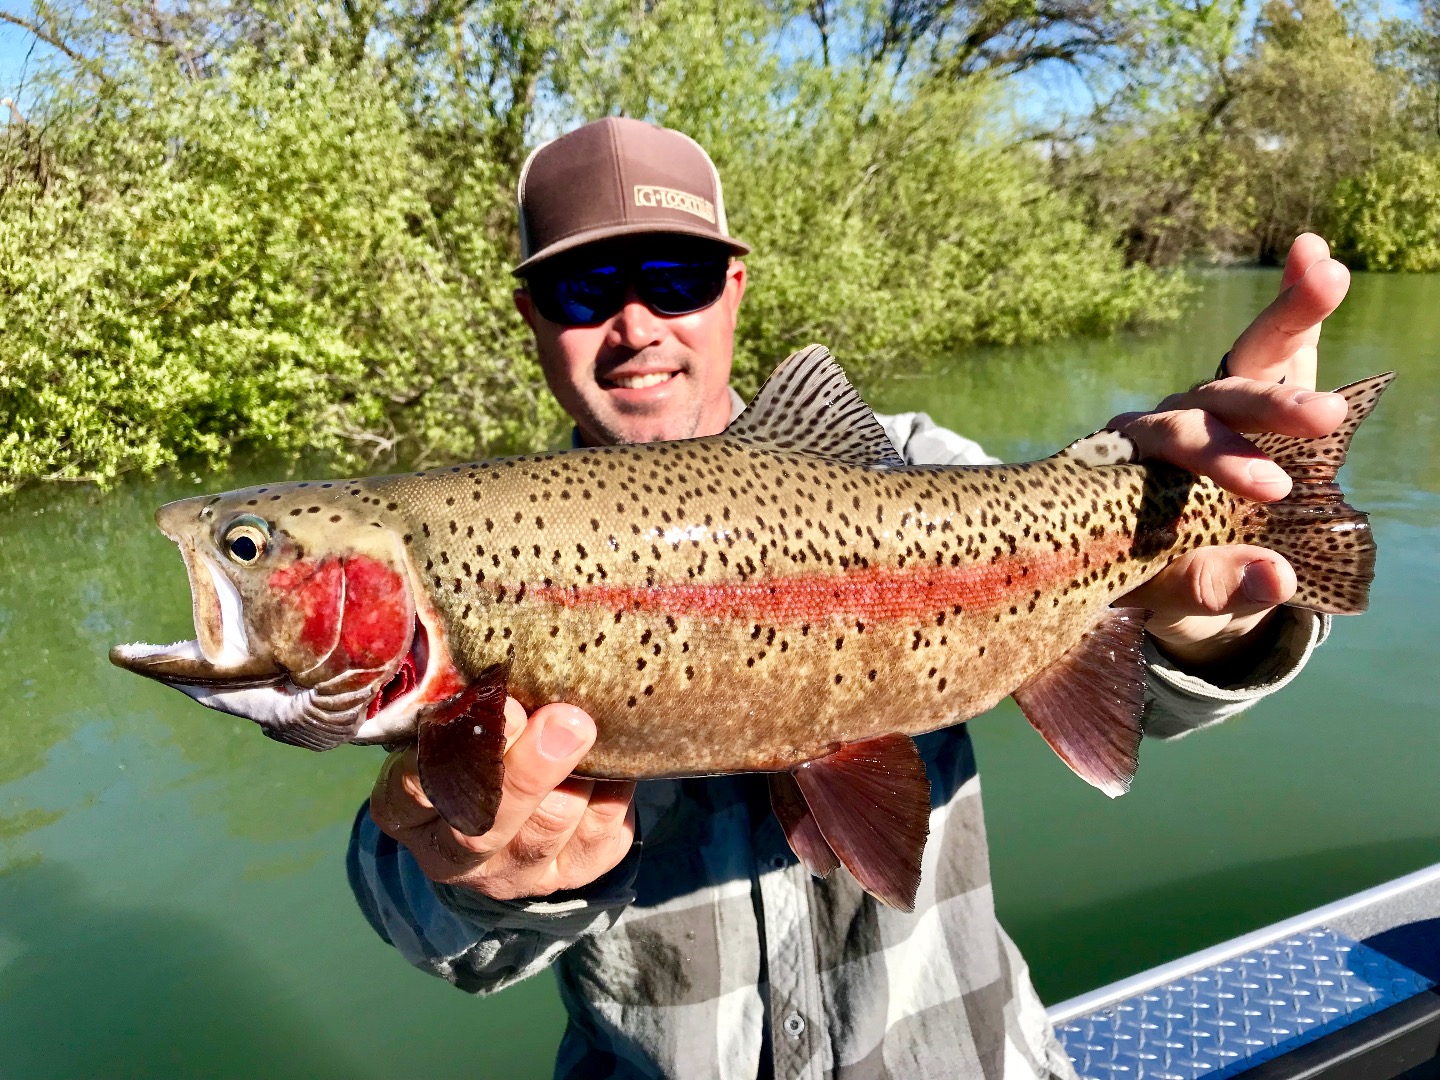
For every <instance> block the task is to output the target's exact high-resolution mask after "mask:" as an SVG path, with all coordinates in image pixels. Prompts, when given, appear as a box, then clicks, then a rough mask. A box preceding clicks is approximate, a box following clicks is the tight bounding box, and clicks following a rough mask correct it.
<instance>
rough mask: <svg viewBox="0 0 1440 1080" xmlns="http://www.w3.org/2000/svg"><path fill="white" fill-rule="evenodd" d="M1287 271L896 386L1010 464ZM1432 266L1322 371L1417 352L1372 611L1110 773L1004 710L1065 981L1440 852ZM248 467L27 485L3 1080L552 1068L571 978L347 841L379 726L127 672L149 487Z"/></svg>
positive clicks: (1178, 384) (1408, 380)
mask: <svg viewBox="0 0 1440 1080" xmlns="http://www.w3.org/2000/svg"><path fill="white" fill-rule="evenodd" d="M1276 281H1277V275H1275V274H1273V273H1266V272H1252V271H1235V272H1226V273H1223V274H1216V275H1214V276H1212V277H1208V278H1205V279H1202V289H1201V292H1200V294H1199V296H1198V298H1197V302H1196V304H1195V306H1194V308H1193V310H1192V312H1191V314H1190V316H1189V317H1188V318H1187V319H1186V320H1185V321H1184V323H1183V325H1181V326H1179V327H1178V328H1175V329H1172V330H1169V331H1166V332H1163V333H1157V334H1153V335H1150V336H1146V337H1141V338H1132V339H1122V340H1118V341H1101V342H1078V343H1077V342H1066V343H1061V344H1058V345H1053V346H1048V347H1044V348H1037V349H1029V350H1011V351H997V352H994V353H987V354H984V355H982V356H978V357H977V356H974V355H970V356H965V357H961V358H958V359H957V360H956V361H955V362H954V363H953V364H952V365H950V366H948V367H946V368H941V369H936V370H934V371H932V372H930V373H927V374H925V375H923V376H918V377H914V378H905V379H898V380H894V381H892V382H890V383H888V384H886V385H884V386H879V387H868V388H865V389H866V390H867V396H868V397H869V399H870V401H871V402H872V404H874V405H875V406H876V408H877V409H880V410H882V411H883V410H888V411H895V410H900V409H925V410H927V411H929V412H930V413H931V414H932V415H933V416H934V417H935V418H936V419H937V420H938V421H940V422H941V423H944V424H946V425H948V426H950V427H953V428H955V429H957V430H959V431H961V432H964V433H966V434H968V435H970V436H972V437H974V438H977V439H979V440H980V441H981V442H982V443H984V445H985V446H986V447H987V448H989V449H990V450H991V451H992V452H994V453H996V454H999V455H1001V456H1003V457H1005V458H1006V459H1007V460H1020V459H1023V458H1026V457H1036V456H1043V455H1045V454H1047V453H1049V452H1052V451H1053V450H1054V449H1055V448H1057V447H1059V446H1061V445H1063V444H1064V443H1066V442H1068V441H1069V440H1071V439H1072V438H1074V437H1076V436H1078V435H1081V434H1084V433H1086V432H1088V431H1090V430H1092V429H1094V428H1095V427H1097V426H1098V425H1100V424H1101V423H1103V422H1104V421H1105V420H1106V419H1108V418H1109V417H1110V416H1111V415H1112V414H1114V413H1116V412H1118V411H1121V410H1123V409H1128V408H1139V407H1144V406H1147V405H1149V404H1152V403H1153V402H1154V401H1156V400H1158V399H1159V398H1160V397H1162V396H1163V395H1164V394H1165V393H1167V392H1169V391H1171V390H1175V389H1179V388H1182V387H1184V386H1186V385H1189V384H1190V383H1192V382H1193V381H1195V380H1196V379H1197V378H1200V377H1202V376H1205V375H1208V374H1209V372H1210V371H1211V370H1212V369H1213V367H1214V365H1215V362H1216V360H1217V359H1218V357H1219V356H1220V354H1221V353H1222V352H1223V351H1224V349H1225V347H1226V346H1227V345H1228V343H1229V342H1230V340H1231V339H1232V338H1233V337H1234V335H1235V333H1236V332H1238V331H1239V330H1240V329H1241V328H1242V327H1243V326H1244V324H1245V323H1246V322H1247V321H1248V319H1249V317H1250V316H1251V315H1252V314H1253V313H1254V312H1255V311H1257V310H1259V308H1260V307H1261V306H1262V305H1263V303H1264V302H1265V301H1266V300H1267V299H1268V298H1269V296H1270V295H1271V294H1272V292H1273V290H1274V288H1275V285H1276ZM1437 343H1440V278H1437V277H1386V278H1381V277H1367V276H1360V277H1357V279H1356V282H1355V285H1354V288H1353V290H1352V294H1351V297H1350V299H1349V300H1348V301H1347V302H1346V304H1345V306H1344V308H1343V309H1342V313H1341V314H1340V315H1338V316H1337V317H1335V318H1334V319H1332V320H1331V321H1330V323H1329V324H1327V326H1326V330H1325V345H1324V351H1323V353H1322V363H1321V373H1322V376H1321V378H1322V382H1324V383H1327V384H1330V385H1338V384H1340V383H1343V382H1348V381H1350V380H1353V379H1357V378H1360V377H1362V376H1365V375H1369V374H1372V373H1374V372H1377V371H1381V370H1384V369H1387V368H1392V367H1393V368H1396V369H1398V370H1399V372H1400V374H1401V378H1400V380H1399V381H1398V382H1397V383H1396V385H1395V387H1394V389H1393V390H1392V391H1391V392H1390V394H1389V395H1387V397H1386V399H1385V401H1384V402H1383V403H1382V405H1381V407H1380V409H1379V411H1378V413H1377V414H1376V416H1375V417H1374V418H1373V419H1372V420H1370V421H1369V422H1368V423H1367V424H1366V425H1365V427H1364V428H1362V430H1361V433H1360V435H1359V437H1358V440H1357V446H1356V449H1355V452H1354V454H1353V455H1352V461H1353V463H1352V464H1351V465H1350V466H1348V467H1347V469H1346V470H1345V472H1344V473H1342V481H1343V482H1344V484H1345V487H1346V490H1347V492H1348V493H1349V495H1350V500H1351V502H1352V503H1354V504H1355V505H1356V506H1359V507H1361V508H1364V509H1366V510H1368V511H1369V512H1370V514H1371V517H1372V521H1373V524H1374V529H1375V533H1376V536H1377V538H1378V542H1379V547H1380V563H1379V573H1378V576H1377V578H1376V582H1375V587H1374V590H1373V593H1372V607H1371V611H1370V613H1369V614H1368V615H1366V616H1364V617H1362V618H1358V619H1342V620H1337V624H1336V627H1335V631H1334V634H1333V636H1332V639H1331V641H1330V643H1329V644H1327V645H1326V646H1325V647H1324V648H1323V649H1322V650H1321V651H1320V652H1319V653H1318V654H1317V655H1316V656H1315V658H1314V660H1313V661H1312V662H1311V664H1310V667H1309V669H1308V670H1307V671H1306V672H1305V674H1304V676H1303V677H1302V678H1301V679H1300V680H1299V681H1298V682H1297V683H1296V684H1295V685H1293V686H1292V687H1290V688H1289V689H1287V690H1286V691H1285V692H1284V693H1282V694H1280V695H1278V696H1277V697H1275V698H1273V699H1272V700H1270V701H1267V702H1264V703H1262V704H1261V705H1260V706H1259V707H1257V708H1255V709H1253V710H1251V712H1250V713H1248V714H1246V715H1245V716H1243V717H1241V718H1239V719H1237V720H1235V721H1233V722H1231V723H1229V724H1227V725H1225V726H1224V727H1223V728H1222V729H1219V730H1215V731H1210V732H1203V733H1200V734H1198V735H1196V736H1194V737H1192V738H1189V739H1186V740H1183V741H1181V742H1179V743H1174V744H1170V745H1161V744H1158V743H1150V744H1146V746H1145V747H1144V748H1143V751H1142V756H1141V768H1140V773H1139V776H1138V778H1137V780H1136V783H1135V787H1134V789H1133V791H1132V792H1131V793H1130V794H1129V795H1128V796H1126V797H1125V798H1123V799H1120V800H1118V801H1117V802H1113V803H1112V802H1110V801H1109V800H1107V799H1105V798H1103V797H1102V796H1100V795H1098V794H1097V793H1096V792H1094V791H1092V790H1091V789H1089V788H1088V787H1086V786H1085V785H1084V784H1082V783H1080V782H1079V781H1077V780H1075V779H1074V778H1073V777H1071V776H1070V775H1069V774H1068V773H1067V772H1066V770H1065V769H1064V767H1063V766H1062V765H1061V764H1060V763H1059V761H1058V760H1057V759H1056V758H1055V757H1054V755H1053V754H1051V752H1050V751H1049V750H1048V749H1047V748H1046V746H1045V745H1044V743H1043V742H1042V741H1041V740H1040V739H1039V737H1038V736H1036V735H1035V734H1034V733H1033V732H1032V731H1031V730H1030V729H1029V727H1028V725H1026V724H1025V722H1024V720H1023V719H1022V718H1021V716H1020V714H1019V713H1018V711H1017V710H1016V709H1015V708H1014V707H1013V706H1012V705H1011V704H1009V703H1008V702H1007V703H1006V704H1005V705H1003V706H1002V707H1000V708H999V709H997V710H996V711H995V713H994V714H992V715H989V716H986V717H983V718H981V719H979V720H977V721H976V722H975V723H974V725H973V727H972V731H973V732H974V735H975V739H976V743H977V750H978V754H979V757H980V763H981V771H982V775H983V777H984V785H985V791H986V803H987V810H988V821H989V830H990V838H991V848H992V857H993V862H994V881H995V894H996V903H997V906H998V908H999V910H1000V914H1001V918H1002V920H1003V921H1004V923H1005V924H1006V926H1007V927H1008V928H1009V929H1010V931H1011V933H1012V934H1013V935H1014V936H1015V938H1016V939H1017V940H1018V942H1019V943H1020V946H1021V948H1022V949H1023V950H1024V952H1025V953H1026V955H1027V956H1028V958H1029V960H1030V963H1031V965H1032V968H1033V970H1034V976H1035V981H1036V983H1037V985H1038V986H1039V988H1040V992H1041V995H1042V996H1043V997H1044V998H1045V999H1046V1000H1047V1001H1051V1002H1053V1001H1058V1000H1060V999H1062V998H1065V997H1068V996H1070V995H1072V994H1075V993H1078V992H1080V991H1083V990H1085V989H1088V988H1090V987H1092V986H1095V985H1098V984H1100V983H1103V982H1106V981H1109V980H1112V979H1115V978H1117V977H1120V976H1123V975H1126V974H1129V973H1131V972H1133V971H1136V970H1139V969H1142V968H1144V967H1147V966H1150V965H1152V964H1154V963H1157V962H1160V961H1162V960H1165V959H1168V958H1172V957H1174V956H1177V955H1179V954H1182V953H1185V952H1188V951H1191V950H1194V949H1196V948H1199V947H1202V946H1205V945H1209V944H1212V943H1214V942H1216V941H1219V940H1222V939H1224V938H1226V937H1229V936H1232V935H1234V934H1237V933H1240V932H1242V931H1245V930H1248V929H1251V928H1254V927H1256V926H1259V925H1262V924H1264V923H1267V922H1270V921H1273V920H1276V919H1279V918H1282V917H1285V916H1287V915H1290V914H1294V913H1296V912H1299V911H1302V910H1304V909H1306V908H1309V907H1312V906H1314V905H1316V904H1319V903H1322V902H1325V901H1327V900H1331V899H1335V898H1337V897H1340V896H1343V895H1346V894H1348V893H1350V892H1353V891H1355V890H1357V889H1360V888H1363V887H1366V886H1368V885H1372V884H1375V883H1377V882H1380V881H1383V880H1385V879H1387V878H1390V877H1393V876H1395V875H1398V874H1401V873H1405V872H1407V871H1410V870H1414V869H1416V868H1418V867H1421V866H1424V865H1427V864H1429V863H1431V862H1434V861H1436V860H1437V859H1440V731H1437V730H1436V727H1437V725H1436V721H1437V711H1440V710H1437V705H1436V700H1437V690H1440V678H1437V674H1436V661H1437V653H1436V644H1437V641H1440V613H1437V612H1440V563H1437V558H1436V555H1437V546H1440V543H1437V542H1440V440H1437V423H1436V417H1437V411H1440V358H1437V353H1440V349H1437ZM265 479H276V477H275V475H274V470H270V471H269V472H267V473H264V474H262V473H260V472H257V470H256V469H254V468H250V469H245V468H239V469H236V470H235V471H234V472H232V473H229V474H226V475H205V476H189V475H185V476H178V477H177V476H171V477H169V478H167V479H162V480H156V481H151V482H135V483H131V484H128V485H125V486H123V487H121V488H120V489H119V490H117V491H113V492H110V493H108V494H98V493H96V492H94V491H92V490H89V489H84V488H69V489H59V488H53V487H47V488H43V489H35V490H29V491H26V492H24V493H22V494H21V496H19V497H18V498H16V499H14V500H12V501H11V502H9V503H7V504H3V505H0V657H3V664H0V701H3V702H4V708H3V713H0V716H3V719H0V1077H4V1078H22V1077H23V1078H31V1077H99V1076H120V1075H124V1076H127V1077H166V1078H175V1077H184V1076H205V1077H231V1076H234V1077H258V1076H267V1077H271V1076H273V1077H302V1076H303V1077H307V1078H310V1077H313V1078H329V1077H335V1078H340V1077H344V1078H349V1080H360V1078H370V1077H374V1078H381V1077H384V1078H394V1077H410V1076H427V1077H436V1078H439V1077H505V1078H520V1080H523V1078H528V1077H545V1076H549V1074H550V1064H551V1058H552V1055H553V1051H554V1047H555V1043H556V1041H557V1039H558V1037H559V1034H560V1031H561V1028H562V1025H563V1016H562V1013H561V1010H560V1008H559V1004H558V1000H557V998H556V994H555V991H554V987H553V984H552V982H551V980H550V979H549V978H548V977H543V976H542V977H538V978H535V979H532V980H530V981H529V982H528V983H525V984H522V985H521V986H519V987H517V988H515V989H513V990H511V991H508V992H507V993H504V994H502V995H499V996H498V997H495V998H492V999H488V1000H478V999H473V998H470V997H468V996H466V995H464V994H461V993H459V992H457V991H455V990H453V989H451V988H450V987H448V986H446V985H444V984H442V983H440V982H438V981H437V980H433V979H431V978H429V977H427V976H424V975H421V974H420V973H418V972H416V971H413V970H411V969H410V968H408V967H407V966H406V965H405V964H404V963H403V962H402V961H401V960H400V959H399V957H398V956H397V955H396V954H395V953H393V952H392V951H391V950H390V949H389V948H388V947H387V946H385V945H384V944H382V943H381V942H380V941H379V940H377V939H376V938H375V937H374V935H373V934H372V933H371V931H370V930H369V928H368V927H367V925H366V924H365V923H364V921H363V920H362V918H361V916H360V915H359V913H358V911H357V910H356V908H355V906H354V904H353V902H352V900H351V898H350V893H349V890H348V888H347V886H346V883H345V877H344V869H343V862H342V857H343V853H344V849H345V842H346V836H347V833H348V830H349V826H350V821H351V817H352V815H353V813H354V811H355V808H356V806H357V805H358V804H359V802H360V800H361V799H362V798H363V797H364V796H365V794H366V793H367V791H368V790H369V786H370V783H371V780H372V779H373V776H374V772H375V769H376V767H377V766H378V765H379V762H380V760H381V754H380V752H379V751H378V750H375V749H356V748H348V747H347V748H342V749H340V750H337V751H335V752H333V753H329V754H323V755H317V754H309V753H304V752H301V751H299V750H295V749H291V748H287V747H283V746H280V745H278V744H275V743H272V742H270V741H269V740H267V739H264V738H262V737H261V735H260V733H259V732H258V731H257V730H255V729H254V727H253V725H251V724H249V723H248V722H246V721H242V720H238V719H233V718H230V717H224V716H221V715H219V714H216V713H212V712H208V711H206V710H203V709H201V708H199V707H198V706H196V705H193V704H192V703H190V702H188V701H186V700H185V699H184V698H182V697H181V696H180V695H178V694H176V693H174V692H173V691H170V690H167V689H165V688H163V687H161V686H158V685H156V684H154V683H150V682H146V681H144V680H141V679H138V678H135V677H134V676H131V675H127V674H125V673H123V672H120V671H119V670H117V669H115V668H112V667H111V666H110V664H109V663H108V662H107V661H106V658H105V653H106V650H107V649H108V648H109V646H110V645H111V644H113V643H114V642H117V641H129V640H135V639H143V640H149V641H159V640H165V641H168V640H173V639H176V638H180V637H189V636H191V635H192V630H191V627H190V622H189V612H190V606H189V599H188V595H189V594H188V589H187V587H186V583H185V574H184V571H183V569H182V567H181V563H180V560H179V558H178V556H177V555H176V552H175V550H174V548H173V546H171V545H170V544H169V543H168V542H166V541H165V540H164V538H163V537H161V536H160V534H159V533H158V532H157V531H156V530H155V529H154V527H153V525H152V524H151V520H150V514H151V512H152V510H153V509H154V508H155V507H156V506H157V505H159V504H160V503H162V502H164V501H166V500H168V499H172V498H176V497H179V496H182V495H189V494H196V493H200V492H206V491H212V490H221V489H224V488H228V487H234V486H238V485H240V484H243V483H251V482H259V481H261V480H265Z"/></svg>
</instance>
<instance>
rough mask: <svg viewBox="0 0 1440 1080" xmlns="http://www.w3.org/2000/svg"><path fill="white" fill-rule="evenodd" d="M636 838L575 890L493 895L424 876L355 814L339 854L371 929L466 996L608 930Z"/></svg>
mask: <svg viewBox="0 0 1440 1080" xmlns="http://www.w3.org/2000/svg"><path fill="white" fill-rule="evenodd" d="M640 846H641V845H640V841H639V840H638V839H637V840H636V842H635V844H634V845H633V846H632V847H631V849H630V852H629V854H628V855H627V856H626V857H625V859H624V861H622V862H621V863H620V865H619V866H617V867H615V869H613V870H611V871H610V872H609V873H607V874H605V875H603V876H602V877H600V878H599V879H598V880H596V881H594V882H592V883H591V884H590V885H589V886H587V887H586V888H584V889H581V890H575V891H572V892H567V893H556V894H554V895H552V896H548V897H545V898H544V899H543V900H517V901H501V900H491V899H490V898H489V897H486V896H482V895H481V894H479V893H476V892H472V891H471V890H469V889H461V888H457V887H455V886H451V885H440V884H436V883H435V882H432V881H431V880H430V879H429V878H427V877H426V876H425V874H424V873H423V872H422V871H421V869H420V866H419V864H418V863H416V862H415V859H414V857H413V856H412V855H411V854H410V852H409V850H408V849H407V848H406V847H405V846H404V845H402V844H399V843H397V842H396V841H395V840H393V839H391V838H390V837H389V836H386V835H385V834H384V833H382V832H381V831H380V829H379V828H378V827H377V826H376V825H375V822H374V821H373V820H372V819H371V817H370V803H369V802H368V800H367V801H366V802H365V804H364V805H363V806H361V807H360V812H359V813H358V814H357V815H356V816H355V824H354V826H353V828H352V829H351V831H350V849H349V851H348V853H347V855H346V859H345V869H346V874H347V876H348V877H349V879H350V888H351V891H352V892H354V894H355V899H356V901H357V902H358V903H359V905H360V910H361V912H362V913H363V914H364V916H365V918H366V920H367V921H368V922H369V923H370V926H371V927H372V928H373V929H374V930H375V932H376V933H377V934H379V935H380V937H381V939H382V940H384V941H385V942H386V943H387V944H389V945H393V946H394V947H395V948H396V949H398V950H399V951H400V954H401V955H402V956H403V957H405V959H406V960H408V961H409V962H410V963H411V964H413V965H415V966H416V967H418V968H419V969H420V970H421V971H426V972H429V973H430V974H431V975H434V976H436V977H438V978H441V979H444V980H445V981H446V982H449V983H451V984H453V985H455V986H457V987H459V988H460V989H461V990H464V991H466V992H467V993H472V994H489V993H493V992H495V991H497V990H503V989H505V988H506V987H507V986H511V985H513V984H515V983H517V982H519V981H520V980H521V979H524V978H527V977H528V976H530V975H534V974H535V973H536V972H539V971H543V970H544V969H545V968H547V967H549V966H550V964H551V963H553V962H554V960H555V959H556V958H557V957H558V956H559V955H560V954H561V953H562V952H564V951H565V949H567V948H568V947H569V946H570V945H572V944H574V943H575V942H576V941H579V940H580V939H581V938H584V937H587V936H589V935H591V934H598V933H602V932H604V931H605V930H608V929H609V928H610V927H611V926H612V925H614V923H615V921H616V920H617V919H618V918H619V917H620V914H621V913H622V912H623V911H624V910H625V908H626V907H627V906H628V905H629V904H630V903H631V901H633V900H634V898H635V894H634V892H633V891H632V888H631V886H632V885H633V883H634V881H635V875H636V872H637V871H638V869H639V866H640Z"/></svg>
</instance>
